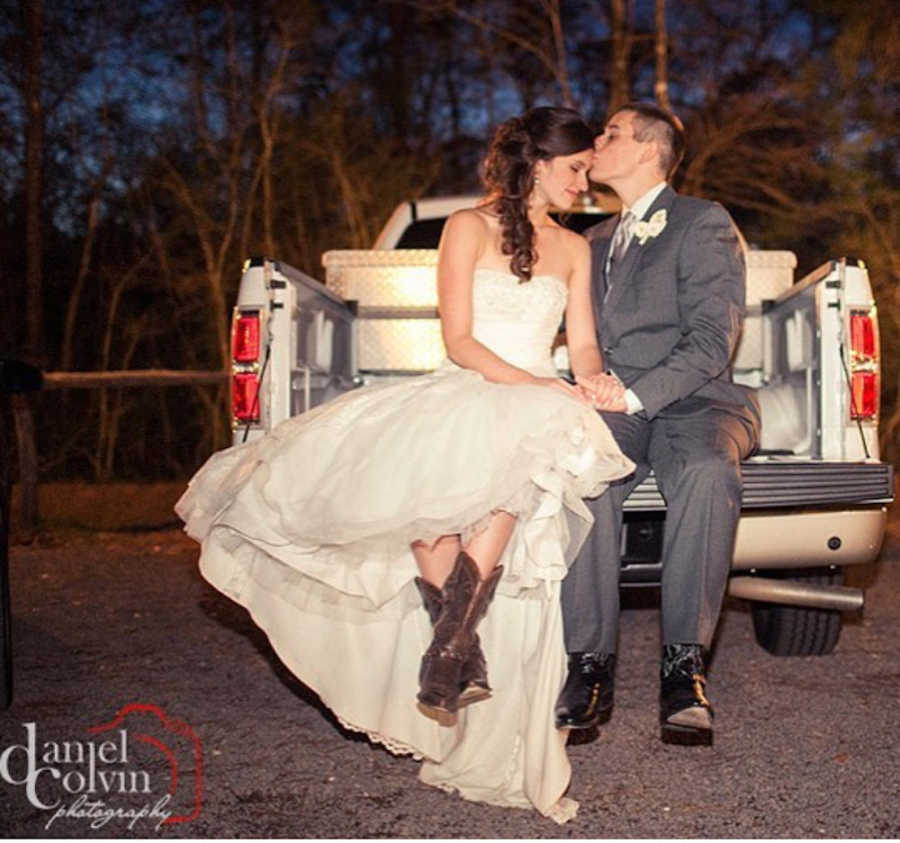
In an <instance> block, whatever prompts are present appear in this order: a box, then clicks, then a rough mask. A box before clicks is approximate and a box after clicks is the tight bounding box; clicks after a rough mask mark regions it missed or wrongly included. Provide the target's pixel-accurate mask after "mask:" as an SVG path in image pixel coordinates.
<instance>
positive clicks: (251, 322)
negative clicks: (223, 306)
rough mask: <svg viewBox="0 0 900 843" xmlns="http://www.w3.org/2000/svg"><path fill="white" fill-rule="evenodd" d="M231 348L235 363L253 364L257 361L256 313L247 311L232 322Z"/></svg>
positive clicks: (257, 317)
mask: <svg viewBox="0 0 900 843" xmlns="http://www.w3.org/2000/svg"><path fill="white" fill-rule="evenodd" d="M231 347H232V354H233V356H234V360H235V362H236V363H255V362H256V361H257V360H259V312H258V311H256V310H250V311H247V312H246V313H242V314H241V315H240V316H238V318H237V319H235V320H234V334H233V336H232V341H231Z"/></svg>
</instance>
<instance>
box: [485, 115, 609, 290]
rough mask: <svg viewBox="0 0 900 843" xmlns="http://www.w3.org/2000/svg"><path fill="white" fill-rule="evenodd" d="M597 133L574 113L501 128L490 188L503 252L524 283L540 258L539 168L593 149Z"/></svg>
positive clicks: (490, 164) (489, 168)
mask: <svg viewBox="0 0 900 843" xmlns="http://www.w3.org/2000/svg"><path fill="white" fill-rule="evenodd" d="M593 144H594V132H593V131H592V130H591V127H590V126H589V125H588V124H587V123H586V122H585V121H584V119H583V118H582V117H581V115H580V114H579V113H578V112H577V111H573V110H572V109H570V108H548V107H541V108H532V109H531V110H530V111H526V112H525V113H524V114H523V115H522V116H521V117H513V118H511V119H510V120H507V121H505V122H504V123H501V124H500V125H499V126H498V127H497V130H496V132H495V133H494V138H493V140H492V141H491V147H490V150H489V151H488V156H487V159H486V160H485V163H484V183H485V186H486V187H487V189H488V193H489V194H490V197H491V200H492V204H493V208H494V209H495V210H496V212H497V215H498V216H499V217H500V231H501V241H500V242H501V251H502V253H503V254H504V255H510V256H511V258H510V262H509V265H510V269H511V270H512V271H513V272H514V273H515V274H516V275H517V276H518V277H519V283H522V282H523V281H529V280H530V279H531V272H532V268H533V267H534V265H535V263H537V259H538V255H537V252H536V250H535V246H534V240H535V237H534V226H533V225H532V224H531V220H529V219H528V200H529V198H530V197H531V192H532V191H533V190H534V183H535V182H534V165H535V163H536V162H537V161H548V160H550V159H551V158H555V157H557V156H559V155H573V154H574V153H576V152H582V151H583V150H585V149H590V148H591V147H592V146H593Z"/></svg>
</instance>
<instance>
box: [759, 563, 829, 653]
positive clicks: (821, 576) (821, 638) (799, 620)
mask: <svg viewBox="0 0 900 843" xmlns="http://www.w3.org/2000/svg"><path fill="white" fill-rule="evenodd" d="M767 576H769V574H767ZM784 579H790V580H794V581H799V582H804V583H809V584H811V585H840V584H841V583H843V581H844V572H843V571H841V570H838V571H832V570H829V569H827V568H823V569H813V570H809V571H794V572H790V573H789V574H787V575H785V576H784ZM751 610H752V612H753V630H754V632H755V633H756V641H757V643H758V644H759V645H760V646H761V647H762V648H763V649H764V650H768V651H769V652H770V653H771V654H772V655H774V656H825V655H828V654H829V653H831V652H832V650H834V647H835V645H836V644H837V642H838V638H839V637H840V635H841V627H842V626H843V617H842V616H841V613H840V612H838V611H835V610H833V609H807V608H803V607H800V606H785V605H782V604H778V603H756V602H754V603H752V604H751Z"/></svg>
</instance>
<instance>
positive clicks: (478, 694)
mask: <svg viewBox="0 0 900 843" xmlns="http://www.w3.org/2000/svg"><path fill="white" fill-rule="evenodd" d="M490 696H491V691H490V690H489V689H488V688H482V687H480V686H478V685H474V686H471V685H470V686H469V687H468V688H466V690H465V691H463V692H462V693H461V694H460V695H459V706H460V707H462V706H464V705H471V704H472V703H476V702H481V700H486V699H488V698H489V697H490Z"/></svg>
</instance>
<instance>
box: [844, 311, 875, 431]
mask: <svg viewBox="0 0 900 843" xmlns="http://www.w3.org/2000/svg"><path fill="white" fill-rule="evenodd" d="M849 327H850V390H851V395H850V418H851V419H859V420H873V419H877V418H878V405H879V391H880V375H879V371H880V368H881V361H880V356H881V351H880V349H879V344H878V321H877V316H876V311H875V308H874V307H872V308H868V309H866V310H851V311H850V326H849Z"/></svg>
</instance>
